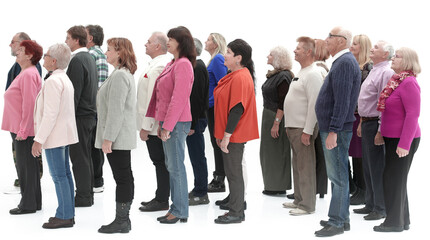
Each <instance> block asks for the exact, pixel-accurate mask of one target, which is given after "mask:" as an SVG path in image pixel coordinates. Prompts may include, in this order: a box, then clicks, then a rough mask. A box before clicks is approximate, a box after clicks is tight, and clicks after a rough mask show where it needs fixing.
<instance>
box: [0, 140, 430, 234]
mask: <svg viewBox="0 0 430 240" xmlns="http://www.w3.org/2000/svg"><path fill="white" fill-rule="evenodd" d="M8 137H9V139H8ZM1 138H2V141H1V142H3V143H5V144H3V147H2V153H3V154H2V155H3V159H2V163H1V166H2V167H1V169H0V191H2V193H1V194H0V223H1V229H2V235H3V236H10V237H11V238H13V239H25V238H29V239H30V238H31V239H44V240H49V239H79V238H80V237H83V239H92V240H93V239H113V238H115V239H118V238H119V239H148V238H157V239H170V238H175V239H204V240H207V239H217V240H218V239H219V240H221V239H223V240H224V239H243V238H248V239H249V238H252V239H261V238H265V239H269V238H271V239H275V238H276V239H292V238H293V237H294V238H296V239H315V236H314V232H315V231H316V230H319V229H321V227H320V226H319V221H320V220H322V219H325V220H326V219H327V212H328V206H329V203H330V195H326V196H325V198H324V199H320V198H317V206H316V212H315V213H314V214H311V215H306V216H290V215H289V214H288V211H289V209H285V208H283V207H282V203H284V202H286V201H288V200H287V199H286V197H285V196H280V197H269V196H265V195H263V194H262V193H261V191H262V190H263V183H262V177H261V169H260V162H259V158H258V156H259V155H258V149H259V141H258V140H257V141H253V142H249V143H248V144H246V146H245V152H246V156H245V157H246V160H247V168H248V189H247V196H246V200H247V203H248V209H247V210H246V211H245V214H246V221H245V222H243V223H241V224H230V225H217V224H214V222H213V220H214V219H215V218H216V217H217V216H218V215H222V214H223V213H224V211H223V210H220V209H219V208H218V207H217V206H215V204H214V202H215V200H219V199H222V198H224V197H225V196H226V195H227V193H210V194H209V199H210V201H211V202H210V203H209V205H202V206H193V207H190V216H189V219H188V223H176V224H174V225H162V224H160V223H158V222H157V221H156V218H157V217H159V216H161V215H164V214H165V212H155V213H143V212H140V211H139V210H138V208H139V206H140V202H141V201H148V200H150V199H152V198H153V196H154V191H155V170H154V166H153V165H152V163H151V161H150V159H149V158H148V154H147V152H146V146H145V144H144V143H142V142H140V141H139V143H138V148H137V149H136V150H134V151H133V152H132V164H133V174H134V178H135V200H134V202H133V205H132V208H131V211H130V218H131V222H132V230H131V232H130V233H128V234H114V235H105V234H100V233H98V232H97V229H98V228H99V227H100V226H101V225H103V224H108V223H110V222H111V221H112V220H113V219H114V216H115V200H114V199H115V184H114V181H113V178H112V173H111V170H110V166H109V164H108V163H107V161H106V163H105V166H104V171H105V172H104V179H105V191H104V192H103V193H98V194H95V201H94V202H95V204H94V206H92V207H90V208H77V209H76V217H75V219H76V225H75V226H74V227H73V228H69V229H54V230H47V229H43V228H42V224H43V223H44V222H46V221H47V220H48V218H49V217H52V216H54V214H55V209H56V207H57V200H56V196H55V189H54V185H53V182H52V180H51V177H50V176H49V173H48V166H47V164H46V162H44V169H45V173H44V176H43V178H42V191H43V192H42V194H43V207H42V210H41V211H38V212H37V213H35V214H29V215H21V216H12V215H10V214H9V210H10V209H12V208H15V207H16V205H17V203H18V201H19V199H20V195H19V194H4V193H3V191H5V190H7V189H11V188H12V184H13V181H14V179H15V177H16V174H15V170H14V167H13V163H12V159H11V157H10V153H9V151H10V150H9V148H8V146H10V145H9V143H8V141H9V140H10V136H8V135H7V134H6V133H4V134H2V135H1ZM206 139H207V140H208V139H209V138H208V136H206ZM206 144H207V145H206V148H207V154H206V155H207V158H208V168H209V180H211V179H212V171H213V169H214V163H213V157H212V156H213V155H212V151H211V146H210V142H209V141H207V143H206ZM421 152H425V149H424V146H423V145H422V146H420V149H419V150H418V153H417V154H416V155H415V159H414V163H413V164H412V168H411V172H410V177H409V203H410V212H411V228H410V230H409V231H404V232H402V233H376V232H374V231H373V230H372V228H373V226H375V225H379V224H380V223H381V221H365V220H363V218H362V217H363V215H358V214H354V213H352V209H353V208H359V207H361V206H352V207H351V208H350V212H351V231H349V232H345V233H344V234H342V235H339V236H336V237H334V238H335V239H366V240H367V239H390V240H391V239H425V237H422V236H423V234H424V233H426V230H427V229H426V226H427V224H426V223H425V222H424V220H425V219H427V216H428V214H430V211H429V210H428V208H426V206H428V205H429V204H428V202H427V200H428V199H429V196H428V190H427V188H423V187H420V184H421V185H422V184H425V185H427V183H426V182H424V181H420V180H421V179H422V178H423V177H425V175H424V173H425V171H427V170H428V169H429V168H428V161H427V160H428V159H425V158H424V157H421V155H424V154H423V153H422V154H421ZM185 161H186V166H187V173H188V185H189V189H190V190H191V189H192V184H193V176H192V169H191V164H190V163H189V159H186V160H185ZM423 189H424V191H426V192H419V191H420V190H423ZM292 192H293V191H292V190H289V191H288V193H292ZM425 194H427V195H425ZM424 236H425V235H424ZM2 239H4V238H2Z"/></svg>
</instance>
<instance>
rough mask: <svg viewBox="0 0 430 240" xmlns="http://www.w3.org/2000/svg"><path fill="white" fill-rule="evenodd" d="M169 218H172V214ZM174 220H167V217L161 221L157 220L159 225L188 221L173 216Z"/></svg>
mask: <svg viewBox="0 0 430 240" xmlns="http://www.w3.org/2000/svg"><path fill="white" fill-rule="evenodd" d="M170 215H171V216H173V215H172V214H170ZM173 217H174V218H172V219H168V217H165V218H162V219H161V220H159V222H160V223H165V224H174V223H177V222H178V221H179V222H181V223H186V222H187V221H188V219H187V218H178V217H175V216H173Z"/></svg>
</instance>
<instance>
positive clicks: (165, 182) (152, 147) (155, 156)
mask: <svg viewBox="0 0 430 240" xmlns="http://www.w3.org/2000/svg"><path fill="white" fill-rule="evenodd" d="M148 138H149V139H148V140H146V148H147V149H148V153H149V157H150V158H151V161H152V164H154V166H155V176H156V178H157V190H156V191H155V199H156V200H157V201H159V202H167V201H169V196H170V180H169V172H168V171H167V168H166V162H165V159H164V150H163V143H162V141H161V139H159V138H158V137H157V136H151V135H149V136H148Z"/></svg>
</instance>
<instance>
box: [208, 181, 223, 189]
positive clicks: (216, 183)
mask: <svg viewBox="0 0 430 240" xmlns="http://www.w3.org/2000/svg"><path fill="white" fill-rule="evenodd" d="M208 192H225V184H224V182H221V181H217V180H215V179H214V180H212V182H210V183H209V184H208Z"/></svg>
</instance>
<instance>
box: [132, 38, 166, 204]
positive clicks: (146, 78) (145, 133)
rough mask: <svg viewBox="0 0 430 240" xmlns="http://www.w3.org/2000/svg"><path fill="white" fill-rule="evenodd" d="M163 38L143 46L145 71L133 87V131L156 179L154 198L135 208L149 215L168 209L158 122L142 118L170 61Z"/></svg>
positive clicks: (164, 166) (164, 167) (155, 39)
mask: <svg viewBox="0 0 430 240" xmlns="http://www.w3.org/2000/svg"><path fill="white" fill-rule="evenodd" d="M167 41H168V38H167V36H166V34H164V33H162V32H154V33H153V34H152V35H151V37H150V38H149V39H148V42H147V43H146V44H145V47H146V54H147V55H148V56H150V57H151V59H152V60H151V61H150V62H149V65H148V67H147V68H146V70H145V71H144V72H143V74H142V75H141V77H140V78H139V83H138V85H137V103H136V105H137V114H136V117H137V125H136V126H137V130H138V131H139V133H140V139H141V140H142V141H145V142H146V147H147V148H148V153H149V157H150V158H151V160H152V163H153V164H154V166H155V175H156V178H157V190H156V191H155V198H154V199H152V200H151V201H149V202H142V206H141V207H140V208H139V210H140V211H142V212H153V211H161V210H168V209H169V194H170V183H169V172H168V171H167V168H166V164H165V162H164V151H163V144H162V142H161V139H159V138H158V137H157V130H158V126H159V124H158V121H156V120H155V119H154V118H151V117H146V112H147V110H148V105H149V101H150V100H151V97H152V92H153V91H154V84H155V80H157V78H158V76H159V75H160V74H161V72H162V71H163V69H164V67H165V66H166V64H167V63H168V62H170V61H171V60H172V57H171V56H168V55H167V54H166V53H167Z"/></svg>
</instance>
